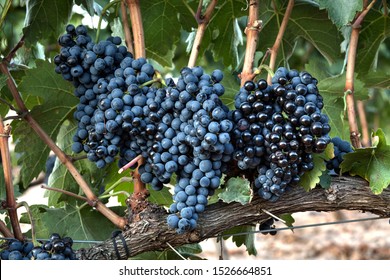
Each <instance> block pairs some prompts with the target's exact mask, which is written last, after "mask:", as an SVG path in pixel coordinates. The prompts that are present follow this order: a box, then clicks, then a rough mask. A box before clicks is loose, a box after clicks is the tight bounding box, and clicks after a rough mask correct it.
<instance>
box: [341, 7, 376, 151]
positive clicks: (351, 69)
mask: <svg viewBox="0 0 390 280" xmlns="http://www.w3.org/2000/svg"><path fill="white" fill-rule="evenodd" d="M374 3H375V0H373V1H372V2H371V3H370V4H369V5H368V6H365V9H364V10H363V11H362V12H361V13H360V14H357V15H356V17H355V20H354V22H353V24H352V33H351V38H350V39H349V46H348V53H347V70H346V78H345V88H344V92H345V93H347V94H346V103H347V114H348V123H349V132H350V139H351V143H352V146H353V147H354V148H360V147H361V142H360V133H359V128H358V124H357V120H356V111H355V99H354V91H355V89H354V75H355V63H356V53H357V47H358V41H359V33H360V27H361V24H362V22H363V19H364V17H365V16H366V14H367V13H368V11H369V10H370V9H371V8H372V6H373V5H374Z"/></svg>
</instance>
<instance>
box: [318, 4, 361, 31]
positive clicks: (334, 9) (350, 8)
mask: <svg viewBox="0 0 390 280" xmlns="http://www.w3.org/2000/svg"><path fill="white" fill-rule="evenodd" d="M314 1H315V2H317V3H318V4H319V5H320V9H326V10H327V11H328V14H329V18H330V19H331V20H332V22H333V23H334V24H335V25H336V26H337V27H338V28H341V27H342V26H344V25H347V24H348V23H350V22H351V21H352V20H353V19H354V18H355V15H356V12H360V11H362V10H363V1H361V0H333V1H328V0H314Z"/></svg>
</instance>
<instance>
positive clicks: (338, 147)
mask: <svg viewBox="0 0 390 280" xmlns="http://www.w3.org/2000/svg"><path fill="white" fill-rule="evenodd" d="M332 143H333V147H334V157H333V158H332V159H330V160H329V161H327V162H326V169H328V170H329V171H333V172H335V173H336V174H339V173H340V164H341V163H342V161H343V157H344V155H345V154H347V153H351V152H353V150H352V146H351V144H350V143H349V142H348V141H345V140H342V139H341V138H340V137H334V138H332Z"/></svg>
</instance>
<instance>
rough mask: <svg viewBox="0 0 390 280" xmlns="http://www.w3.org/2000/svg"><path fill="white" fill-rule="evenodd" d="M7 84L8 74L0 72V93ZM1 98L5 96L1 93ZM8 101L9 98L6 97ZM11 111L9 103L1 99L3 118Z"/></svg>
mask: <svg viewBox="0 0 390 280" xmlns="http://www.w3.org/2000/svg"><path fill="white" fill-rule="evenodd" d="M6 84H7V76H5V75H3V74H0V94H1V90H2V89H3V87H4V86H5V85H6ZM0 97H1V98H3V95H2V94H1V95H0ZM4 99H5V100H6V101H8V98H4ZM8 111H9V107H8V105H7V104H4V103H3V102H2V101H1V100H0V116H2V117H3V118H4V117H5V115H6V114H7V113H8Z"/></svg>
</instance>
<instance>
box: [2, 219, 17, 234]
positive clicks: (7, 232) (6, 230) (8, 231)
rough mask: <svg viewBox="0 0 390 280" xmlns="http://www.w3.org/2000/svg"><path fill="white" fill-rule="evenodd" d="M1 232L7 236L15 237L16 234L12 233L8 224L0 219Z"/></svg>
mask: <svg viewBox="0 0 390 280" xmlns="http://www.w3.org/2000/svg"><path fill="white" fill-rule="evenodd" d="M0 233H1V235H3V236H4V237H7V238H15V236H14V235H13V234H12V232H11V231H10V230H9V228H7V225H6V224H5V223H4V222H3V221H2V220H0Z"/></svg>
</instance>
